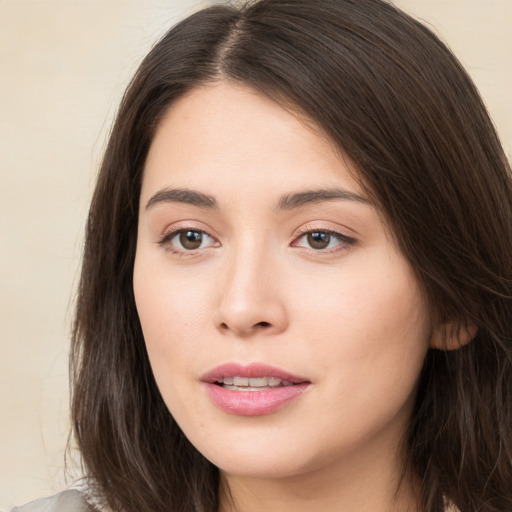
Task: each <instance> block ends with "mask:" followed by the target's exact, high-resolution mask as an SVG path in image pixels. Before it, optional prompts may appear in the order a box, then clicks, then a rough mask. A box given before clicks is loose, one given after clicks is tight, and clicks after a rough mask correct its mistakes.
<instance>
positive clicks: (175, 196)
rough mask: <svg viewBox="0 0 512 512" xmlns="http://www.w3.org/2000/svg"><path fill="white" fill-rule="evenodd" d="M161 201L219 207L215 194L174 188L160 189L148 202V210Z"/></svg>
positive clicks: (208, 207)
mask: <svg viewBox="0 0 512 512" xmlns="http://www.w3.org/2000/svg"><path fill="white" fill-rule="evenodd" d="M159 203H185V204H190V205H193V206H198V207H199V208H207V209H210V210H214V209H217V208H218V207H219V205H218V203H217V200H216V199H215V198H214V197H213V196H210V195H208V194H203V193H201V192H196V191H195V190H190V189H187V188H173V189H164V190H160V191H158V192H157V193H156V194H155V195H154V196H152V197H151V199H150V200H149V201H148V203H147V204H146V210H148V209H149V208H151V207H152V206H154V205H156V204H159Z"/></svg>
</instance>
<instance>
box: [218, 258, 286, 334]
mask: <svg viewBox="0 0 512 512" xmlns="http://www.w3.org/2000/svg"><path fill="white" fill-rule="evenodd" d="M248 252H250V253H251V254H247V253H248ZM226 267H227V268H226V270H225V272H223V275H222V279H221V281H222V282H221V284H220V294H219V302H218V306H217V309H216V311H215V315H214V323H215V326H216V328H217V329H218V330H220V331H221V332H222V333H224V334H233V335H236V336H237V337H242V338H247V337H250V336H252V335H255V334H257V333H259V334H263V335H272V334H279V333H281V332H283V331H284V330H285V329H286V328H287V327H288V313H287V309H286V301H285V297H284V291H283V286H282V283H281V281H282V276H281V273H280V271H279V265H277V264H276V262H272V259H271V258H269V257H268V255H266V254H265V253H264V252H263V251H262V252H261V253H259V254H255V252H254V251H239V253H238V254H237V255H235V256H234V257H233V258H232V260H231V261H229V263H227V265H226Z"/></svg>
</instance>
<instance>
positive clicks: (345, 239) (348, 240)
mask: <svg viewBox="0 0 512 512" xmlns="http://www.w3.org/2000/svg"><path fill="white" fill-rule="evenodd" d="M186 232H192V233H199V234H201V235H202V236H205V235H206V236H207V237H208V238H211V239H212V240H213V241H214V242H215V243H214V244H212V245H210V246H207V247H204V248H201V247H199V248H198V249H196V250H187V249H185V248H183V249H179V248H176V247H173V246H172V245H171V243H170V242H171V241H172V240H173V239H174V238H175V237H177V236H178V235H181V234H182V233H186ZM313 233H318V234H322V235H328V236H329V237H334V238H335V239H336V240H337V241H338V242H339V243H338V244H337V245H336V246H335V247H334V248H330V249H328V248H323V249H315V248H313V247H305V246H301V245H298V241H299V240H301V239H302V238H304V237H307V235H310V234H313ZM329 242H330V241H329ZM356 243H357V240H356V239H355V238H352V237H349V236H347V235H344V234H342V233H340V232H338V231H334V230H330V229H318V228H316V229H315V228H308V227H306V228H304V229H303V230H301V231H299V232H298V233H297V234H296V236H295V237H294V240H293V242H292V243H291V244H290V245H291V246H292V247H302V248H303V249H305V250H307V251H308V252H309V253H310V254H315V255H327V254H333V253H337V252H341V251H345V250H347V249H349V248H350V247H351V246H353V245H356ZM158 244H159V245H160V246H162V247H164V249H165V250H166V251H169V252H172V253H173V254H176V255H178V256H184V257H187V256H189V257H190V256H194V255H196V254H197V251H198V250H200V249H209V248H211V247H218V246H219V245H220V244H219V243H218V242H216V241H215V238H214V237H213V236H212V235H210V234H209V233H208V232H206V231H204V230H202V229H197V228H195V227H192V226H190V227H187V226H180V227H179V228H177V229H173V230H172V231H171V232H169V233H165V234H164V235H163V236H162V238H161V239H160V240H158Z"/></svg>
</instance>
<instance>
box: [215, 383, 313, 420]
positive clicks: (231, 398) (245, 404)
mask: <svg viewBox="0 0 512 512" xmlns="http://www.w3.org/2000/svg"><path fill="white" fill-rule="evenodd" d="M308 386H309V382H303V383H301V384H294V385H293V386H283V387H278V388H271V389H268V388H267V389H262V390H261V391H234V390H231V389H225V388H223V387H222V386H219V385H217V384H206V389H207V391H208V394H209V395H210V398H211V399H212V401H213V403H214V404H215V405H217V407H219V408H221V409H222V410H223V411H225V412H228V413H230V414H238V415H240V416H262V415H264V414H272V413H273V412H276V411H278V410H279V409H282V408H283V407H284V406H285V405H288V404H289V403H290V402H292V401H293V400H294V399H295V398H297V397H298V396H299V395H301V394H302V393H303V392H304V391H305V390H306V389H307V387H308Z"/></svg>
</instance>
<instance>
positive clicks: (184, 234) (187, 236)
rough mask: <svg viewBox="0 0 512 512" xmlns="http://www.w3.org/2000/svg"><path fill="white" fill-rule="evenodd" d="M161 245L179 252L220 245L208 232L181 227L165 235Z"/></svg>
mask: <svg viewBox="0 0 512 512" xmlns="http://www.w3.org/2000/svg"><path fill="white" fill-rule="evenodd" d="M160 244H161V245H164V246H166V247H168V248H169V249H170V250H173V251H177V252H188V251H196V250H198V249H204V248H206V247H213V246H216V245H218V243H217V242H216V241H215V239H214V238H213V237H211V236H210V235H209V234H208V233H206V232H204V231H201V230H198V229H179V230H176V231H173V232H171V233H169V234H167V235H165V236H164V237H163V239H162V240H161V241H160Z"/></svg>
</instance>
